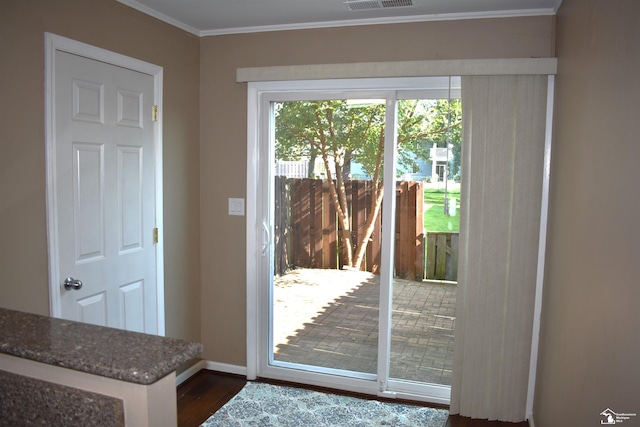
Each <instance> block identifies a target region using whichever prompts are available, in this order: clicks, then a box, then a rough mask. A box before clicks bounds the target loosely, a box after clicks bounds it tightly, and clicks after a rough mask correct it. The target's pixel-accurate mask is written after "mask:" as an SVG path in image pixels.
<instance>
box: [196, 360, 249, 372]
mask: <svg viewBox="0 0 640 427" xmlns="http://www.w3.org/2000/svg"><path fill="white" fill-rule="evenodd" d="M202 369H209V370H211V371H218V372H225V373H227V374H235V375H244V376H247V367H246V366H238V365H229V364H227V363H220V362H212V361H210V360H207V361H205V366H204V368H202Z"/></svg>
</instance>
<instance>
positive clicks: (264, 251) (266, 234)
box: [261, 221, 271, 256]
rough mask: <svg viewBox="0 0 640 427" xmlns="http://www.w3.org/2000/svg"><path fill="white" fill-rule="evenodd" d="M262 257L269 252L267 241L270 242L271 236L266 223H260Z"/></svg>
mask: <svg viewBox="0 0 640 427" xmlns="http://www.w3.org/2000/svg"><path fill="white" fill-rule="evenodd" d="M262 232H263V234H262V251H261V252H262V256H265V255H267V252H268V251H269V241H270V240H271V236H270V235H269V226H268V225H267V222H266V221H262Z"/></svg>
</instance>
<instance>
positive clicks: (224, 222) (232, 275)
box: [200, 16, 554, 366]
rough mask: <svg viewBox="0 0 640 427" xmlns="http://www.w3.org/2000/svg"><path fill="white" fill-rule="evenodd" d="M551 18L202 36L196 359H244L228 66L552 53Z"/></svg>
mask: <svg viewBox="0 0 640 427" xmlns="http://www.w3.org/2000/svg"><path fill="white" fill-rule="evenodd" d="M553 27H554V19H553V18H552V17H549V16H547V17H531V18H517V19H479V20H468V21H447V22H431V23H417V24H403V25H381V26H363V27H350V28H328V29H317V30H301V31H282V32H272V33H261V34H242V35H229V36H215V37H206V38H203V40H202V42H201V98H200V99H201V151H200V154H201V158H200V162H201V163H200V165H201V166H200V171H201V183H202V186H201V219H202V223H201V233H202V240H201V256H202V262H201V266H202V331H203V334H202V342H203V343H204V345H205V358H206V359H209V360H214V361H217V362H222V363H229V364H234V365H240V366H244V365H245V352H246V349H245V341H246V339H245V336H246V335H245V331H246V322H245V316H246V309H245V307H246V302H245V297H246V292H245V290H246V279H245V265H246V264H245V241H246V238H252V239H253V238H256V236H245V234H246V233H245V221H244V218H243V217H231V216H228V215H227V199H228V198H229V197H244V196H245V194H246V172H247V169H246V114H247V110H246V93H247V91H246V86H245V85H241V84H236V83H235V71H236V68H238V67H249V66H270V65H292V64H321V63H329V64H330V63H347V62H363V61H394V60H424V59H460V58H466V59H471V58H502V57H504V58H513V57H530V56H542V57H548V56H553V54H554V52H553V32H554V28H553Z"/></svg>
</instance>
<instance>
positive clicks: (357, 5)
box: [344, 0, 413, 10]
mask: <svg viewBox="0 0 640 427" xmlns="http://www.w3.org/2000/svg"><path fill="white" fill-rule="evenodd" d="M344 4H345V5H346V6H347V7H348V8H349V10H372V9H389V8H394V7H410V6H413V0H350V1H345V2H344Z"/></svg>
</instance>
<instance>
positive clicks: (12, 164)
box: [0, 0, 200, 340]
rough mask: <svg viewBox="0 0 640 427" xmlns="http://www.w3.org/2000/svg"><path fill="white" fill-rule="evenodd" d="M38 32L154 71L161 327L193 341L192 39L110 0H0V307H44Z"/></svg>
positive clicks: (195, 66)
mask: <svg viewBox="0 0 640 427" xmlns="http://www.w3.org/2000/svg"><path fill="white" fill-rule="evenodd" d="M45 31H47V32H52V33H55V34H58V35H61V36H65V37H69V38H72V39H75V40H78V41H81V42H84V43H88V44H91V45H95V46H98V47H101V48H105V49H109V50H112V51H115V52H118V53H121V54H124V55H128V56H131V57H134V58H138V59H141V60H144V61H147V62H151V63H154V64H157V65H160V66H162V67H164V106H165V108H164V127H163V131H164V185H165V191H164V203H165V207H164V223H165V230H164V239H165V240H164V243H165V257H166V259H165V304H166V333H167V335H168V336H175V337H182V338H187V339H195V340H199V339H200V305H199V296H200V295H199V268H200V267H199V247H198V241H199V240H198V239H199V218H198V215H199V200H198V198H199V171H198V147H199V128H198V126H199V116H198V109H199V105H198V103H199V85H198V79H199V45H200V41H199V39H198V38H197V37H195V36H192V35H189V34H187V33H185V32H183V31H181V30H178V29H176V28H174V27H171V26H169V25H167V24H164V23H161V22H159V21H157V20H155V19H153V18H150V17H148V16H146V15H143V14H141V13H139V12H137V11H134V10H133V9H131V8H129V7H126V6H124V5H121V4H119V3H117V2H115V0H91V1H87V0H65V1H62V0H55V1H54V0H3V1H2V2H0V58H1V59H0V100H1V102H0V276H1V278H2V279H1V280H0V306H2V307H6V308H13V309H17V310H23V311H29V312H33V313H39V314H48V313H49V303H48V298H49V291H48V265H47V236H46V212H45V187H46V185H45V183H46V181H45V141H44V83H43V82H44V80H43V79H44V32H45Z"/></svg>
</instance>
